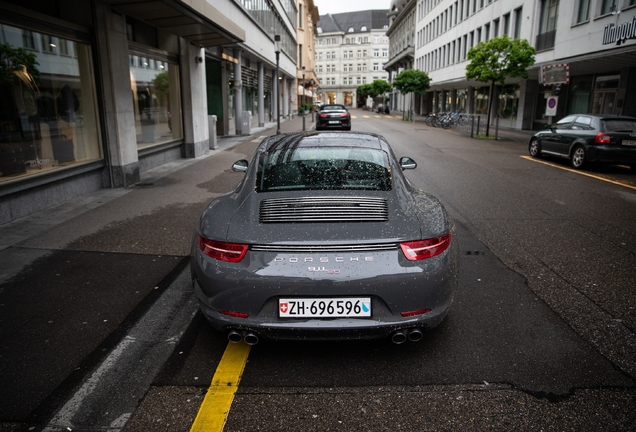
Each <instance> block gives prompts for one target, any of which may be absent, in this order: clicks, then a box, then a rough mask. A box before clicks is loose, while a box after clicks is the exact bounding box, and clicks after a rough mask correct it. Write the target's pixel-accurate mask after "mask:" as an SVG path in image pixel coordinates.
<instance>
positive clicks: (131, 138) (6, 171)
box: [0, 0, 317, 223]
mask: <svg viewBox="0 0 636 432" xmlns="http://www.w3.org/2000/svg"><path fill="white" fill-rule="evenodd" d="M314 15H316V16H317V12H315V13H314ZM298 22H299V20H298V5H297V3H296V0H281V1H272V0H218V1H214V2H209V1H207V0H188V1H185V0H165V1H161V2H156V1H153V0H136V1H122V0H87V1H76V0H48V1H36V0H20V1H18V0H8V1H7V0H2V1H0V50H1V51H2V52H1V54H2V57H1V58H2V62H3V64H2V65H0V66H2V68H1V70H2V71H3V76H2V77H1V78H0V93H1V97H0V223H6V222H9V221H11V220H15V219H18V218H21V217H24V216H27V215H28V214H31V213H33V212H35V211H39V210H42V209H45V208H48V207H51V206H55V205H57V204H60V203H62V202H64V201H67V200H69V199H72V198H74V197H76V196H80V195H83V194H86V193H89V192H92V191H95V190H98V189H101V188H111V187H128V186H132V185H134V184H135V183H137V182H139V180H140V178H141V174H142V173H143V172H145V171H147V170H150V169H152V168H154V167H157V166H160V165H162V164H165V163H167V162H170V161H173V160H176V159H180V158H195V157H198V156H201V155H203V154H205V153H207V152H208V151H209V149H210V146H211V145H212V143H213V142H214V139H212V137H211V135H210V131H213V130H214V129H216V133H217V135H219V136H224V135H233V134H236V135H243V134H246V133H248V132H249V131H247V130H246V128H248V127H249V125H251V124H259V125H260V124H264V122H265V121H270V120H271V119H272V118H273V117H274V116H275V115H276V113H279V112H280V114H281V116H282V117H289V116H290V115H291V112H292V104H294V103H295V101H296V98H297V95H296V93H297V92H296V88H295V87H296V85H297V79H296V76H297V61H298V60H297V58H298V56H297V52H298V50H297V46H298V43H297V24H298ZM276 35H278V36H280V44H278V47H279V52H280V56H279V57H280V58H279V62H278V63H279V64H278V67H277V62H276V54H275V51H276V46H277V44H275V40H274V39H275V36H276ZM277 72H278V73H277ZM277 77H278V78H279V79H277ZM274 82H280V85H279V86H278V89H279V95H278V97H276V96H275V93H274V92H275V88H276V86H274V85H273V83H274ZM246 116H247V117H246ZM246 118H247V120H249V121H247V122H246ZM214 119H216V121H213V120H214ZM210 126H212V128H211V127H210ZM215 137H216V135H215Z"/></svg>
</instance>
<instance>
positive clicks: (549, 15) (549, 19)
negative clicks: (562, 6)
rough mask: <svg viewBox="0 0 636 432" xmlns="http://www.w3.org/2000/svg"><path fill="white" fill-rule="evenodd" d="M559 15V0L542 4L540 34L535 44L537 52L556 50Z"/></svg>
mask: <svg viewBox="0 0 636 432" xmlns="http://www.w3.org/2000/svg"><path fill="white" fill-rule="evenodd" d="M558 13H559V0H543V2H542V4H541V19H540V20H539V34H538V35H537V38H536V42H535V49H536V50H537V51H541V50H546V49H551V48H554V41H555V39H556V25H557V18H558Z"/></svg>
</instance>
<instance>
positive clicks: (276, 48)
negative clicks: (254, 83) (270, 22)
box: [274, 35, 280, 135]
mask: <svg viewBox="0 0 636 432" xmlns="http://www.w3.org/2000/svg"><path fill="white" fill-rule="evenodd" d="M274 52H275V53H276V79H275V80H274V82H275V83H276V85H275V86H274V87H275V89H274V93H276V95H275V96H276V135H280V103H279V102H280V101H279V100H278V93H279V90H278V74H279V67H278V60H279V58H280V35H274Z"/></svg>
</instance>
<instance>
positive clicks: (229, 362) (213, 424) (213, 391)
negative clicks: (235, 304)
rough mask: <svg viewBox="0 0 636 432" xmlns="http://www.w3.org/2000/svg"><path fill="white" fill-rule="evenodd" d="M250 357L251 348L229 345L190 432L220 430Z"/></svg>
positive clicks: (242, 344) (231, 343)
mask: <svg viewBox="0 0 636 432" xmlns="http://www.w3.org/2000/svg"><path fill="white" fill-rule="evenodd" d="M249 353H250V346H249V345H247V344H246V343H244V342H241V343H233V342H229V343H228V345H227V347H226V348H225V352H224V353H223V357H222V358H221V361H220V362H219V365H218V366H217V368H216V372H215V373H214V377H212V383H211V384H210V388H208V392H207V394H206V395H205V398H204V399H203V403H202V404H201V407H200V408H199V412H198V414H197V416H196V418H195V419H194V423H193V424H192V428H191V429H190V431H191V432H198V431H205V432H220V431H222V430H223V427H224V426H225V421H226V420H227V416H228V414H229V412H230V407H231V406H232V401H233V400H234V394H235V393H236V390H237V389H238V385H239V382H240V381H241V376H242V375H243V370H244V369H245V364H246V363H247V357H248V355H249Z"/></svg>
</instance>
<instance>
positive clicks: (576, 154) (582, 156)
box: [570, 146, 587, 169]
mask: <svg viewBox="0 0 636 432" xmlns="http://www.w3.org/2000/svg"><path fill="white" fill-rule="evenodd" d="M570 163H571V164H572V168H574V169H582V168H583V167H585V165H587V152H586V151H585V147H583V146H576V147H574V150H572V155H571V156H570Z"/></svg>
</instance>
